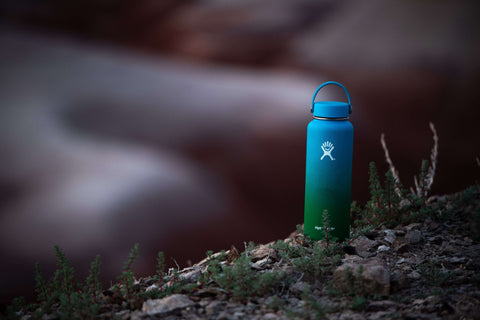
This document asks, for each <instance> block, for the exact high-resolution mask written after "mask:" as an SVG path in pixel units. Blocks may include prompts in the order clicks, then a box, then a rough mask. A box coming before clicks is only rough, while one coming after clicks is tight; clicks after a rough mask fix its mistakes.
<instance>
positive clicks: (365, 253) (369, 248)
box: [353, 236, 377, 258]
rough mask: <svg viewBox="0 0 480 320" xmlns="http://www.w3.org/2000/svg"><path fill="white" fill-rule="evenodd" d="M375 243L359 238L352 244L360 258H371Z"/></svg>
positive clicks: (362, 237) (365, 238) (373, 253)
mask: <svg viewBox="0 0 480 320" xmlns="http://www.w3.org/2000/svg"><path fill="white" fill-rule="evenodd" d="M376 245H377V242H376V241H375V240H370V239H368V238H367V237H364V236H361V237H359V238H358V239H356V240H355V241H354V242H353V246H354V247H355V249H356V250H357V254H358V255H359V256H360V257H362V258H369V257H373V256H374V255H375V254H376V253H375V249H374V248H375V246H376Z"/></svg>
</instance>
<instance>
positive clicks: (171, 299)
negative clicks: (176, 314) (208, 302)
mask: <svg viewBox="0 0 480 320" xmlns="http://www.w3.org/2000/svg"><path fill="white" fill-rule="evenodd" d="M193 305H194V302H193V301H192V300H190V299H189V298H188V297H187V296H186V295H183V294H172V295H171V296H168V297H165V298H163V299H149V300H147V301H145V302H144V303H143V306H142V311H143V312H145V313H146V314H148V315H155V314H166V313H169V312H171V311H174V310H177V309H183V308H186V307H191V306H193Z"/></svg>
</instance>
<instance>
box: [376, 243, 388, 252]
mask: <svg viewBox="0 0 480 320" xmlns="http://www.w3.org/2000/svg"><path fill="white" fill-rule="evenodd" d="M388 250H390V247H387V246H384V245H381V246H380V247H378V249H377V251H378V252H384V251H388Z"/></svg>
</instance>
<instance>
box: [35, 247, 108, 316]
mask: <svg viewBox="0 0 480 320" xmlns="http://www.w3.org/2000/svg"><path fill="white" fill-rule="evenodd" d="M55 255H56V257H57V264H58V269H57V270H56V271H55V273H54V275H53V277H52V279H51V280H50V281H49V282H46V281H45V280H44V278H43V276H42V273H41V270H40V265H39V264H38V263H36V264H35V283H36V285H35V287H36V292H37V300H38V305H34V306H33V307H34V308H35V307H38V308H37V312H36V313H35V314H34V315H33V318H40V317H41V316H42V315H43V314H45V313H50V312H52V313H53V314H54V315H55V316H56V317H58V318H60V319H91V318H93V317H94V316H95V315H96V314H97V313H98V309H99V304H98V301H97V296H96V294H97V292H98V291H101V284H100V282H99V280H98V275H99V273H100V266H101V262H100V256H97V257H96V259H95V260H94V261H93V262H92V264H91V268H90V274H89V275H88V277H87V279H86V282H85V284H84V285H81V284H80V283H79V282H78V281H76V279H75V271H74V269H73V267H72V266H71V265H70V262H69V261H68V259H67V257H66V255H65V253H64V252H63V251H62V250H61V249H60V247H58V246H55Z"/></svg>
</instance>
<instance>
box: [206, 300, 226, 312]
mask: <svg viewBox="0 0 480 320" xmlns="http://www.w3.org/2000/svg"><path fill="white" fill-rule="evenodd" d="M221 306H222V303H221V302H220V301H218V300H214V301H212V302H210V304H208V305H207V306H206V307H205V314H206V315H207V316H213V315H214V314H215V313H217V312H218V311H219V309H220V307H221Z"/></svg>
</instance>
